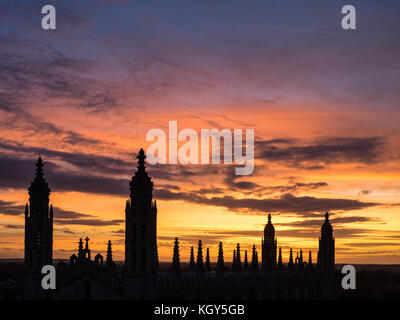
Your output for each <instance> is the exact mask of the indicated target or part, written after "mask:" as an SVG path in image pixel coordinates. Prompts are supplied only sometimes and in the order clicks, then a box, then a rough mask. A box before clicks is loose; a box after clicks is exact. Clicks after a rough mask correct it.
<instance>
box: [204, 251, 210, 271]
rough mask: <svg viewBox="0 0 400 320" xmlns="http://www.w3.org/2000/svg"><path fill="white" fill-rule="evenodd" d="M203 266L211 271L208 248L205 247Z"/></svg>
mask: <svg viewBox="0 0 400 320" xmlns="http://www.w3.org/2000/svg"><path fill="white" fill-rule="evenodd" d="M205 268H206V271H211V262H210V248H207V252H206V263H205Z"/></svg>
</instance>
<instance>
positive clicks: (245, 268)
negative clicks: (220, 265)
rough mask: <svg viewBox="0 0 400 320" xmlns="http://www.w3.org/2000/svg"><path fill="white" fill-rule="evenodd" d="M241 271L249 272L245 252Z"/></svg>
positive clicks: (245, 252)
mask: <svg viewBox="0 0 400 320" xmlns="http://www.w3.org/2000/svg"><path fill="white" fill-rule="evenodd" d="M243 269H244V270H245V271H248V270H249V261H248V260H247V250H245V251H244V262H243Z"/></svg>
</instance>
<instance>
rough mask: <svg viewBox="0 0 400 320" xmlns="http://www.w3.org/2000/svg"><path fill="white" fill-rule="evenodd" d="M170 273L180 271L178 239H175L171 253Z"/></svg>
mask: <svg viewBox="0 0 400 320" xmlns="http://www.w3.org/2000/svg"><path fill="white" fill-rule="evenodd" d="M171 269H172V271H175V272H178V271H180V269H181V261H180V258H179V240H178V238H175V242H174V252H173V257H172V266H171Z"/></svg>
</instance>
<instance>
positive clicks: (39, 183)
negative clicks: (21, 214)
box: [28, 157, 50, 198]
mask: <svg viewBox="0 0 400 320" xmlns="http://www.w3.org/2000/svg"><path fill="white" fill-rule="evenodd" d="M43 166H44V164H43V161H42V158H41V157H39V158H38V160H37V162H36V173H35V177H34V179H33V181H32V183H31V186H30V187H29V189H28V191H29V195H30V196H31V198H32V196H33V195H36V196H38V195H39V194H40V195H42V196H44V197H46V196H47V197H48V196H49V195H50V188H49V186H48V184H47V182H46V180H45V179H44V173H43Z"/></svg>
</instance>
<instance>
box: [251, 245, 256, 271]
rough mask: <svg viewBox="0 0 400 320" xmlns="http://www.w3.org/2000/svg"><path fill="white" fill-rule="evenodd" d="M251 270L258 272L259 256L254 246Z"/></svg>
mask: <svg viewBox="0 0 400 320" xmlns="http://www.w3.org/2000/svg"><path fill="white" fill-rule="evenodd" d="M251 270H252V271H257V270H258V255H257V251H256V246H255V245H253V253H252V256H251Z"/></svg>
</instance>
